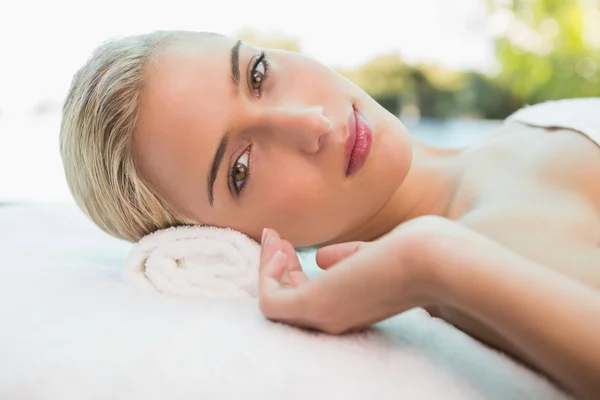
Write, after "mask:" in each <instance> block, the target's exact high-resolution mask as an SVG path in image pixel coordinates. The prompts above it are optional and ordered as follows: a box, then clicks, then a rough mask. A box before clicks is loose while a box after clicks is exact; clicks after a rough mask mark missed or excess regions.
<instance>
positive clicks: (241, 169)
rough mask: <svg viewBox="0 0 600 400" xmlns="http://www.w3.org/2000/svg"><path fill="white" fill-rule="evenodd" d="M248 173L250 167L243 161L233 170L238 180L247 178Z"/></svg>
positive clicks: (234, 176)
mask: <svg viewBox="0 0 600 400" xmlns="http://www.w3.org/2000/svg"><path fill="white" fill-rule="evenodd" d="M247 174H248V167H246V166H245V165H244V164H242V163H237V164H235V170H234V171H233V178H234V179H235V181H236V182H239V181H243V180H244V179H246V175H247Z"/></svg>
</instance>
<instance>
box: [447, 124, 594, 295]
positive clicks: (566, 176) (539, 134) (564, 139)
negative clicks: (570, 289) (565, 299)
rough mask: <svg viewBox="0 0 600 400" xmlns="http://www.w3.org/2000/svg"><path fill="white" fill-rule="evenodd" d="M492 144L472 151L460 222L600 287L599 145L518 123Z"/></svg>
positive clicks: (568, 133) (566, 132) (575, 135)
mask: <svg viewBox="0 0 600 400" xmlns="http://www.w3.org/2000/svg"><path fill="white" fill-rule="evenodd" d="M491 138H492V137H491ZM491 138H490V139H491ZM493 140H495V142H494V141H492V140H490V141H489V142H488V143H489V144H484V145H483V146H482V147H481V151H478V152H474V155H473V158H474V160H473V167H471V168H469V170H473V173H472V174H471V175H470V176H469V177H467V180H469V179H470V180H471V182H469V183H468V186H470V188H469V189H468V192H469V196H468V197H472V200H471V201H470V203H471V204H470V207H469V208H468V209H467V210H466V212H464V213H462V214H461V215H460V216H459V217H458V218H457V219H458V220H459V222H461V223H462V224H464V225H466V226H468V227H469V228H471V229H473V230H476V231H478V232H480V233H482V234H484V235H486V236H488V237H490V238H492V239H494V240H496V241H497V242H499V243H501V244H503V245H505V246H506V247H508V248H510V249H512V250H514V251H516V252H517V253H520V254H522V255H524V256H526V257H527V258H529V259H532V260H534V261H536V262H539V263H541V264H543V265H547V266H548V267H551V268H554V269H557V270H560V271H561V272H564V273H566V274H567V275H570V276H573V277H575V278H577V279H578V280H581V281H584V282H586V283H589V284H591V285H592V286H595V287H597V288H600V147H599V146H598V145H596V144H595V143H594V142H592V141H591V140H589V139H588V138H587V137H586V136H584V135H582V134H580V133H578V132H575V131H570V130H564V129H543V128H536V127H529V126H526V125H522V124H519V123H515V124H511V125H507V126H505V127H504V128H503V130H502V131H501V132H499V135H498V136H497V137H496V138H495V139H493ZM484 143H485V142H484ZM477 153H480V154H477Z"/></svg>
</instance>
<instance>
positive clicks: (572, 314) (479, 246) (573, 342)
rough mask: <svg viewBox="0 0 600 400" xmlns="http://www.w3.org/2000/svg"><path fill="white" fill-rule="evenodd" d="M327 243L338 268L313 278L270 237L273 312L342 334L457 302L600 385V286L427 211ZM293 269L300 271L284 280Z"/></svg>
mask: <svg viewBox="0 0 600 400" xmlns="http://www.w3.org/2000/svg"><path fill="white" fill-rule="evenodd" d="M271 239H273V240H271ZM282 243H283V244H284V245H285V246H283V245H282ZM277 250H282V251H280V252H277ZM290 250H291V251H290ZM319 252H320V253H319V254H317V262H318V263H319V266H321V267H323V268H324V269H328V272H327V273H325V274H323V275H321V276H320V277H318V278H317V279H315V280H312V281H309V280H308V279H307V278H306V276H304V274H303V273H302V272H301V268H300V264H299V262H298V260H297V258H296V257H295V255H294V254H293V249H292V248H291V245H289V243H287V242H285V241H282V240H281V239H279V237H278V236H277V235H276V233H273V235H272V236H271V237H270V238H269V240H267V242H266V243H263V252H262V254H261V267H260V283H259V286H260V287H259V296H260V307H261V310H262V312H263V313H264V315H265V316H266V317H267V318H269V319H272V320H276V321H281V322H285V323H289V324H292V325H298V326H304V327H310V328H316V329H319V330H322V331H325V332H329V333H342V332H345V331H348V330H351V329H355V328H360V327H364V326H368V325H370V324H373V323H375V322H378V321H381V320H383V319H385V318H388V317H391V316H393V315H395V314H398V313H400V312H403V311H405V310H407V309H410V308H412V307H426V306H431V305H434V306H438V305H441V306H450V307H452V308H455V309H457V310H459V311H461V312H463V313H465V314H467V315H469V316H472V317H473V318H474V319H476V320H477V321H481V322H482V323H483V324H484V325H485V326H486V327H489V328H491V329H492V330H493V331H494V332H496V333H498V334H499V336H500V337H502V338H503V339H504V340H506V341H507V342H508V343H510V345H511V347H512V348H514V349H516V350H517V353H519V354H522V355H524V356H525V358H527V360H528V361H530V362H531V363H533V364H534V365H535V366H536V367H537V368H539V369H540V370H541V371H543V372H545V373H546V374H548V375H550V376H552V377H553V378H555V379H556V380H557V381H559V382H560V383H561V384H562V385H564V386H565V387H567V388H568V389H570V390H572V391H573V392H575V393H576V394H578V395H581V396H585V397H586V398H590V399H591V398H595V397H594V396H596V397H597V394H598V393H600V379H598V377H600V295H599V294H598V293H596V292H595V291H594V290H592V289H589V288H588V287H586V286H584V285H581V284H579V283H577V282H574V281H571V280H569V278H567V277H565V276H563V275H560V274H559V273H557V272H554V271H552V270H551V269H549V268H546V267H544V266H540V265H537V264H535V263H533V262H531V261H529V260H527V259H525V258H521V257H520V256H518V255H517V254H515V253H513V252H511V251H509V250H507V249H506V248H504V247H502V246H501V245H499V244H498V243H496V242H494V241H492V240H491V239H488V238H486V237H484V236H483V235H481V234H478V233H476V232H475V231H472V230H470V229H468V228H466V227H464V226H461V225H459V224H458V223H456V222H451V221H449V220H446V219H443V218H439V217H422V218H417V219H415V220H412V221H410V222H408V223H406V224H403V225H401V226H400V227H399V228H397V229H396V230H395V231H394V232H392V233H390V234H388V235H386V236H384V237H383V238H381V239H379V240H377V241H375V242H371V243H362V244H356V243H345V244H340V245H334V246H330V247H327V248H323V249H321V250H320V251H319ZM330 267H331V268H330ZM329 269H330V270H329ZM286 271H287V272H288V274H289V275H290V276H292V277H294V278H293V279H292V284H291V285H289V286H282V285H281V278H282V275H283V274H284V272H286ZM294 282H295V283H294Z"/></svg>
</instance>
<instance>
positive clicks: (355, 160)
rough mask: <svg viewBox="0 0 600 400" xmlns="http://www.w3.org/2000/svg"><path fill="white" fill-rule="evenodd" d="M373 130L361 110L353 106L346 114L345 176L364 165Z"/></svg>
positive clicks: (355, 171)
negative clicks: (347, 114) (348, 113)
mask: <svg viewBox="0 0 600 400" xmlns="http://www.w3.org/2000/svg"><path fill="white" fill-rule="evenodd" d="M372 141H373V132H372V131H371V127H370V126H369V122H368V121H367V119H366V118H365V116H364V115H362V114H361V112H360V111H359V110H358V109H357V108H355V107H353V108H352V113H350V115H349V116H348V138H347V139H346V146H345V147H346V158H345V161H346V163H345V164H344V168H345V172H346V176H347V177H349V176H352V175H354V174H356V173H357V172H358V170H360V168H361V167H362V166H363V165H364V163H365V161H366V159H367V156H368V155H369V151H370V150H371V143H372Z"/></svg>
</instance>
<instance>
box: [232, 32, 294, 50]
mask: <svg viewBox="0 0 600 400" xmlns="http://www.w3.org/2000/svg"><path fill="white" fill-rule="evenodd" d="M234 36H235V37H237V38H238V39H241V40H243V41H244V42H247V43H250V44H253V45H255V46H257V47H266V48H270V49H280V50H288V51H294V52H297V53H299V52H300V51H301V46H300V42H299V40H298V39H297V38H295V37H293V36H288V35H285V34H282V33H279V32H271V33H267V32H259V31H256V30H253V29H244V30H242V31H240V32H238V34H236V35H234Z"/></svg>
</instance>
